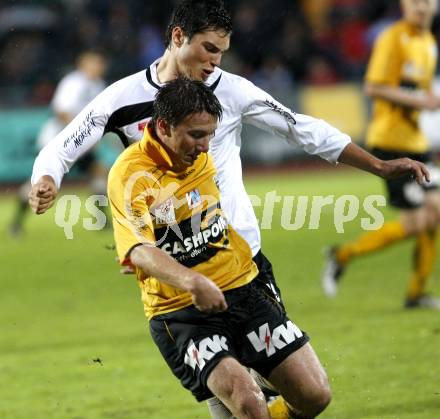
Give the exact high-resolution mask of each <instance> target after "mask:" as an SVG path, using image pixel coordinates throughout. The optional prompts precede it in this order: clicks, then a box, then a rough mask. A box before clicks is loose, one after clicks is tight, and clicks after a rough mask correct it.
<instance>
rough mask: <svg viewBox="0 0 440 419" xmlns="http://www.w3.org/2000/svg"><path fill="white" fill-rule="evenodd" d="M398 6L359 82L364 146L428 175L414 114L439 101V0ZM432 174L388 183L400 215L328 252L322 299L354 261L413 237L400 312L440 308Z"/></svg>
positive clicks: (438, 204) (439, 208) (437, 197)
mask: <svg viewBox="0 0 440 419" xmlns="http://www.w3.org/2000/svg"><path fill="white" fill-rule="evenodd" d="M401 7H402V11H403V18H402V20H400V21H398V22H396V23H395V24H393V25H392V26H390V27H389V28H387V29H386V30H385V31H384V32H383V33H382V34H381V35H380V36H379V38H378V39H377V41H376V43H375V45H374V49H373V52H372V55H371V59H370V62H369V66H368V70H367V74H366V77H365V91H366V94H367V95H368V96H369V97H371V98H372V99H373V101H374V102H373V104H374V109H373V116H372V120H371V122H370V125H369V128H368V132H367V146H368V147H369V148H370V149H371V151H372V153H373V154H374V155H375V156H377V157H379V158H380V159H384V160H389V159H395V158H399V157H404V156H406V157H410V158H412V159H415V160H418V161H421V162H424V163H425V164H427V165H428V166H430V167H431V168H432V169H434V162H433V156H432V153H431V152H430V147H429V144H428V140H427V139H426V137H425V136H424V135H423V133H422V131H421V130H420V128H419V114H420V111H421V110H429V111H434V110H436V109H438V108H440V98H439V97H437V96H435V95H434V94H433V93H432V80H433V76H434V72H435V69H436V61H437V46H436V43H435V40H434V37H433V36H432V34H431V32H430V27H431V24H432V20H433V17H434V15H435V13H436V11H437V0H402V1H401ZM435 171H436V170H431V182H430V183H425V184H422V185H419V184H418V183H417V182H415V181H414V179H412V178H410V177H406V178H401V179H397V180H387V181H386V188H387V191H388V197H389V202H390V204H391V205H392V206H393V207H395V208H397V209H399V210H400V218H399V219H398V220H394V221H388V222H386V223H385V224H384V225H383V227H382V228H380V229H379V230H376V231H372V232H368V233H365V234H363V235H361V236H360V237H359V238H358V239H356V240H354V241H353V242H349V243H346V244H342V245H338V246H336V247H334V248H332V249H331V250H330V251H329V253H328V256H327V257H328V259H327V262H326V266H325V269H324V273H323V277H322V285H323V288H324V291H325V293H326V294H327V295H328V296H334V295H336V293H337V289H338V281H339V280H340V278H341V275H342V273H343V272H344V269H345V268H346V267H347V265H348V264H349V263H350V262H351V261H352V260H353V259H355V258H356V257H358V256H363V255H366V254H369V253H371V252H374V251H377V250H380V249H383V248H385V247H387V246H389V245H391V244H394V243H396V242H399V241H401V240H404V239H406V238H408V237H412V236H416V237H417V243H416V248H415V252H414V262H413V264H414V265H413V272H412V274H411V278H410V281H409V285H408V289H407V292H406V298H405V307H408V308H411V307H428V308H433V309H440V300H438V299H437V298H435V297H433V296H430V295H428V294H426V293H425V288H426V284H427V279H428V277H429V276H430V274H431V272H432V270H433V266H434V262H435V260H436V237H437V226H438V223H439V221H440V194H439V191H438V176H435V175H434V172H435Z"/></svg>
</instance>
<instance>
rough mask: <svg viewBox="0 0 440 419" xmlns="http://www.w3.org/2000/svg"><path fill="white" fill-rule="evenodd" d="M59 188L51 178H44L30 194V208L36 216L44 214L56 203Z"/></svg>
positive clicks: (33, 187)
mask: <svg viewBox="0 0 440 419" xmlns="http://www.w3.org/2000/svg"><path fill="white" fill-rule="evenodd" d="M57 192H58V191H57V187H56V186H55V182H54V180H53V179H52V178H51V177H50V176H43V177H42V178H41V179H40V180H39V181H38V182H37V183H36V184H35V185H34V186H32V189H31V191H30V192H29V206H30V207H31V209H32V211H33V212H35V214H44V213H45V212H46V211H47V210H48V209H49V208H50V207H52V205H53V204H54V202H55V198H56V197H57Z"/></svg>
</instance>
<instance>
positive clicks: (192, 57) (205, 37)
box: [177, 31, 230, 81]
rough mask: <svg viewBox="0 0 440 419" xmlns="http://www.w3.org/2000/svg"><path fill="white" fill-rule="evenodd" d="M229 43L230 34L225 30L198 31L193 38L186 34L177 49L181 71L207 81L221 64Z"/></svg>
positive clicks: (183, 73)
mask: <svg viewBox="0 0 440 419" xmlns="http://www.w3.org/2000/svg"><path fill="white" fill-rule="evenodd" d="M229 43H230V35H229V34H227V33H225V32H224V31H206V32H201V33H197V34H195V35H194V36H193V37H192V38H191V40H189V39H188V37H186V36H184V37H183V43H182V45H181V46H180V47H179V48H178V50H177V66H178V70H179V73H180V74H182V75H184V76H186V77H188V78H190V79H192V80H198V81H205V80H206V79H207V78H208V77H209V76H210V74H211V73H212V72H213V71H214V70H215V68H216V67H218V66H219V65H220V63H221V60H222V56H223V54H224V52H225V51H226V50H227V49H228V48H229Z"/></svg>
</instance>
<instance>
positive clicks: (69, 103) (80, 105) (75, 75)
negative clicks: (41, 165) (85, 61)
mask: <svg viewBox="0 0 440 419" xmlns="http://www.w3.org/2000/svg"><path fill="white" fill-rule="evenodd" d="M104 88H105V83H104V81H103V80H101V79H98V80H91V79H89V78H88V77H87V76H86V74H85V73H83V72H82V71H79V70H75V71H72V72H70V73H68V74H67V75H65V76H64V77H63V78H62V79H61V81H60V82H59V83H58V86H57V88H56V89H55V93H54V96H53V99H52V103H51V107H52V109H53V110H54V112H55V113H66V114H69V115H72V116H75V115H78V114H79V113H80V112H81V111H82V110H83V109H84V107H85V106H87V105H88V104H89V103H90V101H91V100H93V99H94V98H95V97H96V96H97V95H98V94H99V93H101V92H102V91H103V90H104ZM64 127H65V123H64V122H63V121H60V120H59V119H58V118H57V117H56V115H55V116H53V117H52V118H50V119H49V120H48V121H47V122H46V123H45V124H44V125H43V127H42V128H41V130H40V132H39V134H38V138H37V145H38V147H39V148H43V147H44V146H45V145H46V144H48V143H49V142H50V141H52V140H53V138H54V137H55V136H56V135H57V134H58V133H59V132H60V131H61V130H62V129H63V128H64Z"/></svg>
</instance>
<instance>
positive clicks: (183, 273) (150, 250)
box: [130, 245, 228, 312]
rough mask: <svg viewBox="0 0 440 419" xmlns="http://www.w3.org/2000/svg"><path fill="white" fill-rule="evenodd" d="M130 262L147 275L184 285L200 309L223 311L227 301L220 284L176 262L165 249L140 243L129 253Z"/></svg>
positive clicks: (179, 286)
mask: <svg viewBox="0 0 440 419" xmlns="http://www.w3.org/2000/svg"><path fill="white" fill-rule="evenodd" d="M130 259H131V262H132V263H133V264H134V265H135V266H137V267H138V268H140V269H142V270H143V271H144V273H145V274H146V275H148V276H154V277H155V278H157V279H158V280H159V281H161V282H163V283H165V284H167V285H171V286H173V287H175V288H179V289H182V290H184V291H187V292H189V293H190V294H191V295H192V300H193V304H194V305H195V307H196V308H198V309H199V310H200V311H214V312H215V311H224V310H226V309H227V308H228V307H227V304H226V300H225V297H224V295H223V293H222V291H221V290H220V288H219V287H218V286H217V285H216V284H215V283H214V282H213V281H211V280H210V279H209V278H207V277H205V276H204V275H201V274H200V273H198V272H196V271H193V270H191V269H188V268H187V267H185V266H183V265H181V264H180V263H179V262H176V261H175V260H174V259H173V258H172V257H171V256H169V255H168V254H166V253H165V252H164V251H163V250H161V249H158V248H156V247H153V246H147V245H141V246H137V247H135V248H134V249H133V250H132V251H131V253H130Z"/></svg>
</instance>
